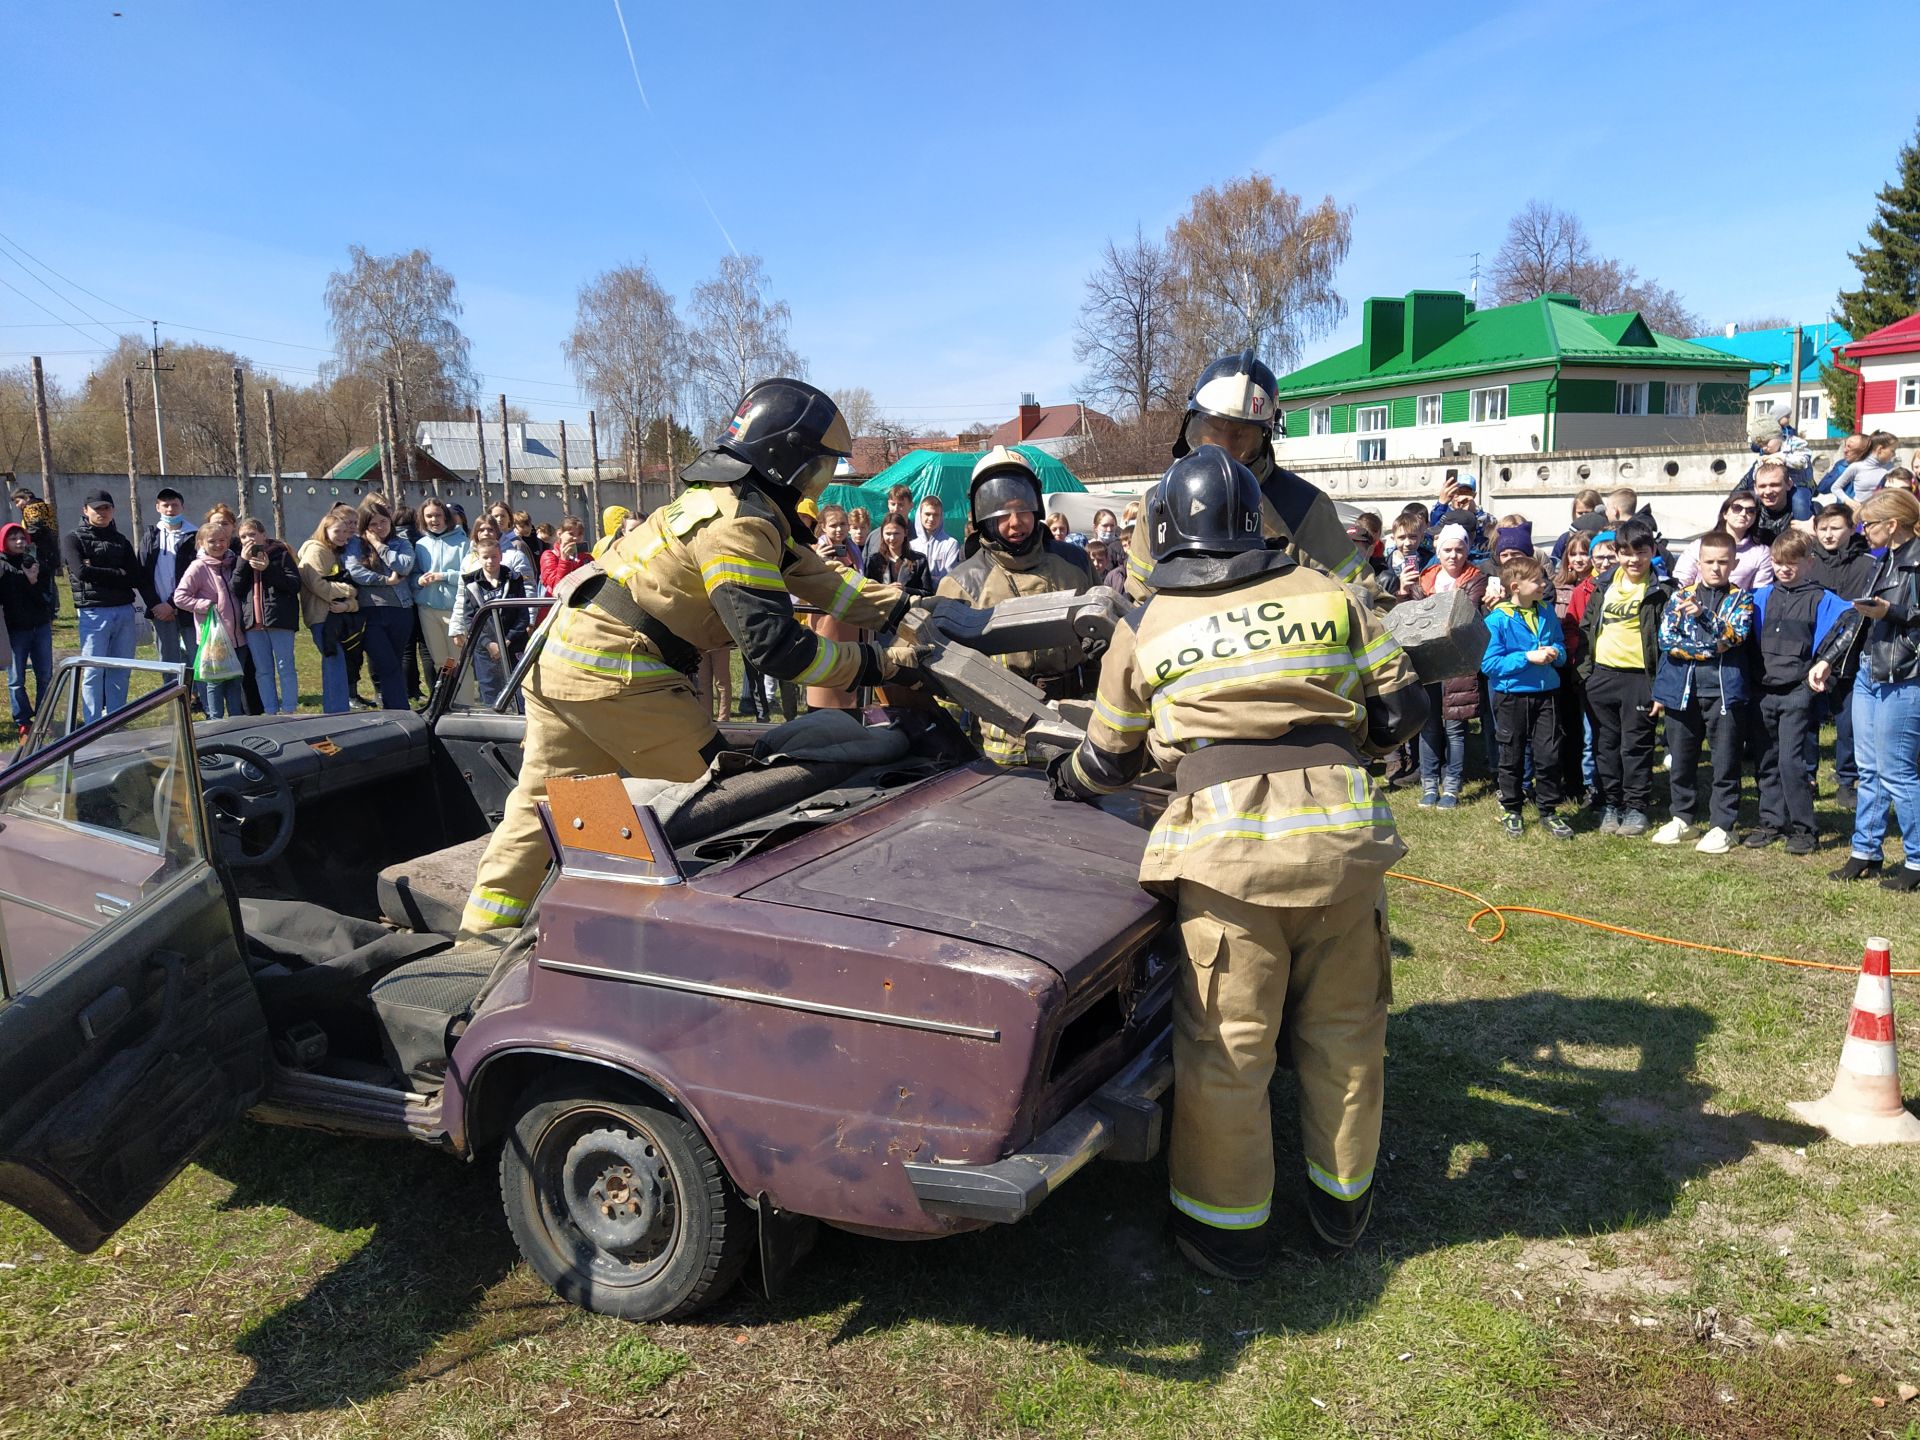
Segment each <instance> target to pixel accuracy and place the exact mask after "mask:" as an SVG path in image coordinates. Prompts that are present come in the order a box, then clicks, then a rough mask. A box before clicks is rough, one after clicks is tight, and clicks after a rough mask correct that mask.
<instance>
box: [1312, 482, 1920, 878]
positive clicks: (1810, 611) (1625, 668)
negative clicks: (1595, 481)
mask: <svg viewBox="0 0 1920 1440" xmlns="http://www.w3.org/2000/svg"><path fill="white" fill-rule="evenodd" d="M1799 478H1800V477H1799V476H1798V475H1795V474H1793V473H1792V472H1791V471H1789V469H1788V468H1787V467H1786V465H1784V464H1783V463H1782V461H1781V460H1780V459H1779V458H1777V456H1776V455H1775V454H1773V453H1763V454H1762V455H1761V457H1760V459H1759V460H1758V461H1757V462H1756V465H1755V468H1754V470H1753V471H1752V472H1750V473H1749V475H1748V476H1747V477H1746V478H1745V479H1743V480H1742V482H1741V485H1740V487H1739V488H1737V489H1736V490H1735V491H1734V492H1733V494H1731V495H1730V496H1728V498H1727V501H1726V503H1725V504H1724V505H1723V506H1722V507H1721V510H1720V514H1719V517H1718V519H1717V521H1716V523H1715V525H1714V527H1713V528H1712V529H1711V530H1709V531H1707V533H1706V534H1704V535H1702V536H1700V537H1699V538H1698V539H1697V540H1695V541H1693V542H1691V543H1690V544H1688V545H1687V546H1685V547H1684V549H1683V550H1682V551H1681V552H1680V553H1679V554H1674V553H1673V552H1672V551H1671V550H1670V548H1669V547H1668V546H1667V545H1666V544H1665V542H1664V541H1663V540H1662V539H1661V537H1660V535H1659V532H1658V529H1657V527H1656V526H1655V524H1654V523H1653V519H1652V516H1651V514H1650V512H1649V511H1648V510H1646V509H1644V508H1642V507H1641V506H1640V505H1639V502H1638V498H1637V496H1636V495H1635V494H1634V493H1633V492H1632V491H1631V490H1626V489H1623V490H1619V491H1616V492H1614V493H1613V494H1612V495H1609V496H1606V497H1604V498H1603V497H1601V496H1600V495H1599V494H1597V493H1596V492H1593V491H1586V492H1583V493H1582V494H1581V496H1580V497H1579V498H1578V499H1577V500H1576V501H1575V505H1574V523H1573V525H1572V526H1571V527H1570V528H1569V529H1568V530H1567V532H1566V533H1565V534H1563V535H1562V536H1561V537H1560V538H1559V539H1558V541H1556V542H1555V543H1554V545H1553V546H1552V547H1551V552H1550V555H1551V559H1550V563H1543V561H1542V559H1541V558H1539V556H1538V554H1537V553H1536V549H1535V546H1534V544H1533V538H1532V531H1531V527H1530V526H1529V525H1528V523H1527V521H1526V519H1525V517H1523V516H1520V515H1505V516H1498V517H1496V516H1492V515H1489V514H1487V513H1486V512H1485V511H1483V510H1481V509H1480V508H1479V505H1478V499H1477V496H1476V494H1475V487H1474V486H1473V485H1472V484H1471V482H1470V481H1468V482H1466V483H1464V484H1455V485H1452V486H1450V487H1449V489H1448V492H1447V494H1446V495H1444V496H1443V497H1442V499H1441V502H1440V503H1439V504H1437V505H1435V506H1433V507H1431V508H1429V507H1427V506H1424V505H1419V504H1412V505H1408V506H1407V507H1406V509H1405V510H1403V511H1402V512H1401V513H1400V514H1399V515H1398V516H1396V517H1395V518H1394V520H1393V523H1392V525H1391V527H1390V529H1389V533H1388V534H1387V535H1386V536H1384V537H1383V536H1381V535H1380V529H1381V527H1380V526H1379V524H1378V521H1377V520H1376V519H1375V518H1374V517H1372V516H1362V517H1360V518H1359V519H1358V520H1357V521H1356V523H1355V524H1354V526H1353V527H1351V530H1350V533H1351V534H1352V535H1353V538H1354V541H1355V544H1356V546H1358V547H1359V548H1360V549H1361V551H1362V553H1368V554H1371V556H1372V559H1373V564H1374V568H1375V570H1376V572H1377V573H1378V574H1379V576H1380V580H1381V583H1382V585H1383V586H1385V587H1386V588H1388V589H1390V590H1392V591H1393V592H1394V593H1396V594H1397V595H1399V596H1400V597H1402V598H1407V599H1412V598H1417V597H1419V596H1423V595H1432V594H1436V593H1441V592H1444V591H1449V590H1454V589H1461V590H1465V591H1467V592H1468V593H1469V594H1470V595H1471V596H1472V597H1473V599H1474V601H1475V603H1476V604H1478V605H1479V606H1480V608H1481V610H1482V612H1483V614H1484V615H1485V618H1486V624H1487V636H1488V639H1487V647H1486V651H1485V655H1484V657H1483V659H1482V661H1481V664H1480V674H1479V676H1478V677H1477V678H1476V677H1473V676H1462V677H1456V678H1454V679H1451V680H1447V681H1444V682H1441V683H1439V684H1435V685H1432V686H1430V687H1429V697H1428V698H1429V701H1430V707H1431V717H1430V719H1429V721H1428V723H1427V726H1426V729H1425V731H1424V732H1423V733H1422V735H1421V736H1420V738H1419V740H1418V742H1417V744H1416V745H1413V746H1409V747H1408V748H1407V750H1406V751H1405V752H1403V753H1402V754H1401V755H1400V756H1398V757H1396V760H1395V762H1394V763H1393V764H1392V765H1391V766H1390V767H1389V772H1388V775H1387V781H1388V783H1389V784H1390V785H1391V784H1395V783H1401V782H1407V781H1411V780H1412V779H1414V778H1415V777H1416V776H1417V778H1418V781H1419V785H1420V801H1419V803H1420V805H1421V807H1422V808H1428V807H1431V808H1435V809H1439V810H1452V809H1454V808H1456V807H1457V806H1458V804H1459V801H1460V795H1461V789H1462V784H1463V780H1464V774H1465V770H1466V761H1467V753H1468V740H1469V734H1470V726H1471V723H1472V722H1473V721H1475V720H1476V719H1477V720H1478V721H1479V725H1480V730H1481V734H1482V736H1483V737H1484V740H1483V743H1484V745H1485V747H1486V762H1487V767H1486V768H1487V772H1488V774H1489V775H1490V776H1491V777H1492V779H1493V781H1494V785H1495V788H1496V792H1497V794H1498V797H1499V801H1500V823H1501V826H1502V828H1503V829H1504V831H1505V832H1506V833H1507V834H1509V835H1513V836H1521V835H1523V834H1524V833H1525V831H1526V820H1525V806H1526V804H1527V803H1529V802H1531V803H1532V804H1533V805H1534V806H1535V807H1536V809H1537V811H1538V814H1539V824H1540V826H1541V828H1543V829H1544V830H1545V831H1546V832H1547V833H1548V834H1549V835H1551V836H1553V837H1555V838H1557V839H1571V838H1572V837H1573V836H1574V835H1575V834H1576V833H1577V829H1576V820H1577V818H1578V816H1579V813H1580V809H1581V807H1582V806H1583V805H1584V806H1585V807H1586V808H1587V809H1588V810H1589V811H1590V812H1591V814H1592V816H1593V820H1592V822H1591V826H1592V828H1594V829H1597V830H1598V831H1599V832H1600V833H1602V834H1607V835H1620V836H1626V837H1646V838H1647V839H1648V840H1650V842H1651V843H1653V844H1656V845H1679V844H1682V843H1691V844H1692V845H1693V848H1694V849H1695V850H1696V851H1699V852H1700V853H1702V854H1707V855H1718V854H1724V853H1726V852H1727V851H1728V850H1729V849H1731V848H1732V847H1733V846H1734V845H1735V844H1736V843H1739V844H1743V845H1745V846H1748V847H1751V848H1755V849H1759V848H1764V847H1765V846H1768V845H1772V844H1774V843H1776V842H1781V843H1784V846H1785V848H1786V850H1787V852H1788V853H1790V854H1793V855H1808V854H1811V853H1813V851H1814V850H1815V849H1816V848H1817V846H1818V843H1819V835H1818V827H1817V822H1816V819H1815V813H1814V797H1815V794H1816V788H1815V783H1816V782H1815V774H1816V770H1817V764H1818V760H1819V736H1820V733H1821V725H1822V723H1823V722H1824V721H1825V720H1827V719H1833V720H1834V721H1835V722H1836V724H1835V729H1836V747H1835V748H1836V754H1835V757H1834V758H1835V770H1836V778H1837V781H1838V789H1837V794H1836V798H1837V799H1838V800H1839V802H1840V803H1841V804H1842V805H1843V806H1847V807H1849V808H1852V809H1854V810H1855V811H1856V812H1857V813H1856V816H1855V822H1854V826H1853V835H1852V845H1851V851H1852V853H1851V855H1850V857H1849V859H1848V862H1847V863H1846V864H1845V865H1843V866H1842V867H1840V869H1838V870H1836V871H1834V872H1833V874H1834V878H1835V879H1840V880H1854V879H1860V878H1864V877H1866V876H1870V875H1881V873H1882V871H1883V869H1884V864H1883V857H1882V855H1881V838H1882V836H1883V834H1884V832H1885V830H1886V828H1887V811H1888V808H1889V805H1891V807H1892V809H1893V811H1894V816H1895V819H1896V820H1897V821H1898V822H1899V824H1900V828H1901V832H1902V836H1903V838H1904V837H1905V836H1907V835H1912V836H1913V837H1914V838H1915V841H1916V844H1915V847H1914V849H1913V850H1911V851H1909V852H1908V853H1909V854H1911V855H1912V857H1913V858H1912V859H1911V860H1910V861H1908V862H1907V863H1906V864H1904V865H1903V866H1901V867H1900V868H1899V869H1897V870H1895V871H1892V872H1891V873H1887V874H1886V875H1885V876H1884V878H1883V879H1882V883H1883V884H1884V885H1886V886H1888V887H1889V888H1892V889H1896V890H1910V889H1915V888H1920V540H1916V539H1915V532H1916V530H1920V500H1916V498H1915V496H1914V494H1913V493H1912V492H1911V490H1910V489H1908V488H1907V486H1905V485H1903V484H1902V483H1901V482H1902V480H1903V478H1904V477H1903V476H1902V475H1901V473H1900V472H1899V471H1898V470H1897V469H1896V470H1893V471H1890V472H1889V478H1890V483H1885V484H1882V485H1880V486H1878V487H1877V488H1876V489H1875V490H1874V492H1873V493H1871V494H1869V495H1867V496H1865V497H1864V498H1858V497H1857V495H1856V498H1855V499H1854V500H1853V501H1852V503H1849V502H1848V501H1845V500H1836V501H1834V502H1833V503H1829V504H1826V505H1824V506H1820V505H1818V504H1816V503H1813V500H1812V497H1811V494H1810V493H1809V494H1808V495H1806V496H1804V497H1803V496H1802V495H1801V494H1799V493H1797V491H1798V490H1800V489H1804V488H1805V487H1803V486H1799V485H1797V484H1796V482H1797V481H1798V480H1799ZM1856 686H1857V687H1858V689H1859V693H1858V694H1855V693H1853V692H1854V691H1855V689H1856ZM1909 707H1911V708H1909ZM1862 726H1866V727H1867V728H1869V729H1870V730H1871V731H1872V734H1871V736H1870V737H1868V740H1867V743H1865V744H1862V743H1860V739H1861V737H1860V735H1859V734H1858V732H1859V731H1860V729H1861V727H1862ZM1703 770H1704V772H1705V780H1706V790H1705V793H1704V794H1703V793H1702V786H1701V782H1702V778H1703V775H1702V772H1703ZM1662 772H1664V774H1665V777H1666V800H1667V809H1666V815H1665V817H1664V819H1659V820H1657V819H1656V818H1655V813H1654V805H1655V788H1654V787H1655V779H1656V776H1657V775H1658V774H1660V773H1662ZM1749 782H1751V785H1752V788H1753V790H1754V791H1756V792H1757V801H1758V804H1757V819H1758V823H1757V824H1754V825H1752V826H1751V827H1750V828H1748V829H1747V830H1746V832H1745V834H1744V835H1740V834H1739V833H1738V830H1737V826H1738V822H1739V818H1740V807H1741V801H1742V798H1743V795H1744V794H1745V793H1746V787H1747V786H1748V784H1749ZM1869 810H1872V811H1873V812H1875V813H1874V814H1872V815H1869V814H1868V813H1867V812H1868V811H1869ZM1909 810H1911V811H1913V812H1914V813H1913V815H1912V816H1909V814H1908V813H1907V812H1908V811H1909ZM1579 828H1587V827H1586V826H1585V825H1581V826H1580V827H1579Z"/></svg>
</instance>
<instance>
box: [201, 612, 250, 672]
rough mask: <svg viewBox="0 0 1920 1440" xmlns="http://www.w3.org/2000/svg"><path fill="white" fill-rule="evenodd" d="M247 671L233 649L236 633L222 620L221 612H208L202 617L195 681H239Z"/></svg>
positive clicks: (237, 653)
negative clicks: (234, 634)
mask: <svg viewBox="0 0 1920 1440" xmlns="http://www.w3.org/2000/svg"><path fill="white" fill-rule="evenodd" d="M245 669H246V667H245V666H244V665H242V664H241V663H240V652H239V650H237V649H236V648H235V647H234V643H233V632H232V631H231V630H229V629H228V628H227V622H226V621H224V620H222V619H221V618H220V611H219V610H218V609H217V608H209V609H208V610H207V613H206V614H205V615H203V616H201V617H200V651H199V653H198V654H197V655H195V656H194V660H193V678H194V679H196V680H204V681H208V682H212V681H215V680H238V679H239V678H240V676H241V675H242V674H243V673H245Z"/></svg>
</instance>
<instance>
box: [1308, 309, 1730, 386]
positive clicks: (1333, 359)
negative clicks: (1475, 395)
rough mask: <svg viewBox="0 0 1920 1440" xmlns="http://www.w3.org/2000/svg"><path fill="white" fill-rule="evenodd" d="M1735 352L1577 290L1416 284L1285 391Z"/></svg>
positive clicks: (1704, 362)
mask: <svg viewBox="0 0 1920 1440" xmlns="http://www.w3.org/2000/svg"><path fill="white" fill-rule="evenodd" d="M1370 357H1371V358H1370ZM1730 359H1731V357H1729V356H1728V355H1727V354H1725V353H1724V352H1723V351H1719V350H1711V349H1708V348H1707V347H1706V346H1704V345H1695V344H1693V343H1692V342H1691V341H1688V340H1680V339H1676V338H1675V337H1673V336H1671V335H1661V334H1657V333H1655V332H1654V331H1653V330H1652V329H1650V328H1649V327H1648V325H1647V323H1646V321H1645V320H1643V319H1641V318H1640V316H1639V315H1638V314H1637V313H1634V312H1628V313H1627V314H1624V315H1590V314H1588V313H1587V312H1586V311H1584V310H1582V309H1581V308H1580V306H1579V302H1578V301H1576V300H1574V299H1573V297H1572V296H1570V295H1569V296H1561V295H1545V296H1542V297H1541V298H1539V299H1538V300H1527V301H1523V302H1522V303H1520V304H1518V305H1499V306H1495V307H1494V308H1493V309H1490V310H1475V309H1473V308H1471V306H1470V304H1469V302H1468V301H1467V299H1466V297H1465V296H1463V295H1461V294H1459V293H1458V292H1456V291H1445V290H1426V291H1421V290H1416V291H1413V292H1412V293H1410V294H1409V295H1407V296H1406V298H1405V299H1404V300H1401V299H1374V300H1369V301H1367V302H1366V309H1365V318H1364V323H1363V336H1362V339H1361V341H1360V343H1359V344H1358V345H1355V346H1353V347H1352V348H1351V349H1347V350H1342V351H1341V352H1340V353H1339V354H1337V355H1329V356H1328V357H1327V358H1326V359H1324V360H1317V361H1315V362H1314V363H1313V364H1311V365H1306V366H1302V367H1301V368H1300V369H1298V370H1295V371H1294V372H1293V373H1292V374H1290V375H1287V376H1284V377H1283V378H1282V379H1281V381H1280V394H1281V396H1282V397H1283V398H1286V399H1301V398H1305V397H1308V396H1312V395H1316V394H1321V393H1326V392H1335V391H1348V390H1373V389H1379V388H1383V387H1385V386H1388V385H1405V384H1408V383H1410V382H1417V381H1420V380H1427V379H1441V378H1446V377H1450V376H1467V375H1481V374H1487V373H1489V372H1496V371H1502V370H1515V369H1520V368H1522V367H1524V366H1529V365H1638V366H1656V367H1662V368H1671V369H1699V370H1720V371H1744V369H1745V367H1744V365H1742V364H1740V363H1739V362H1737V361H1736V362H1733V363H1729V361H1730ZM1741 378H1742V379H1743V380H1744V379H1745V376H1744V374H1742V375H1741Z"/></svg>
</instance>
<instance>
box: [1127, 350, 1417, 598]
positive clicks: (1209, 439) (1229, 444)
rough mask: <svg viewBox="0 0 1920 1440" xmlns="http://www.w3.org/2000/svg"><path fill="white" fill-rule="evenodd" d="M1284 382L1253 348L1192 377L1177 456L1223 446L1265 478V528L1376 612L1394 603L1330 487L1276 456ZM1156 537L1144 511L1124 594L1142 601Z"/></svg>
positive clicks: (1296, 556) (1295, 555) (1304, 561)
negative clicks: (1353, 589) (1361, 595)
mask: <svg viewBox="0 0 1920 1440" xmlns="http://www.w3.org/2000/svg"><path fill="white" fill-rule="evenodd" d="M1278 389H1279V382H1278V381H1276V380H1275V379H1274V378H1273V371H1271V370H1269V369H1268V368H1267V367H1266V366H1265V365H1263V364H1262V363H1261V362H1260V361H1259V360H1258V359H1257V358H1256V357H1255V356H1254V353H1253V352H1252V351H1251V350H1243V351H1241V352H1240V353H1239V354H1238V355H1222V356H1221V357H1220V358H1219V359H1218V360H1215V361H1214V362H1213V363H1212V364H1211V365H1209V366H1207V368H1206V369H1205V370H1202V371H1201V372H1200V378H1199V379H1198V380H1196V381H1194V382H1193V389H1192V391H1190V392H1189V393H1188V395H1187V413H1186V417H1185V418H1184V419H1183V420H1182V421H1181V422H1180V433H1179V435H1178V436H1176V437H1175V439H1174V442H1173V458H1174V459H1176V460H1178V459H1179V458H1180V457H1181V456H1183V455H1187V454H1191V453H1192V452H1193V451H1194V450H1195V449H1197V448H1198V447H1200V446H1202V445H1218V446H1219V447H1220V448H1221V449H1223V450H1225V451H1226V452H1227V453H1228V454H1229V455H1231V456H1232V457H1233V458H1234V459H1236V460H1238V461H1239V462H1240V463H1241V464H1242V465H1245V466H1246V467H1247V468H1248V469H1250V470H1252V471H1253V477H1254V479H1255V480H1257V481H1258V482H1259V484H1260V499H1261V507H1260V509H1261V529H1262V533H1263V534H1264V535H1265V537H1266V539H1267V540H1268V541H1270V542H1277V543H1278V544H1279V545H1280V546H1282V547H1283V548H1284V549H1285V550H1286V551H1287V552H1288V553H1289V554H1291V555H1292V556H1293V558H1294V559H1295V560H1297V561H1299V562H1301V563H1302V564H1304V565H1308V566H1311V567H1312V568H1313V569H1315V570H1318V571H1320V572H1321V573H1323V574H1326V575H1331V576H1332V577H1333V578H1334V579H1336V580H1338V581H1339V582H1340V583H1341V584H1343V585H1353V586H1357V587H1359V588H1360V589H1361V590H1362V591H1364V592H1365V593H1366V596H1367V602H1368V603H1369V604H1370V605H1372V606H1373V608H1374V609H1376V610H1385V609H1387V608H1389V607H1391V605H1392V604H1393V600H1392V598H1391V597H1390V596H1388V595H1387V593H1386V592H1385V591H1383V590H1382V589H1381V588H1380V586H1379V584H1378V583H1377V582H1376V581H1375V580H1374V578H1373V573H1372V572H1371V571H1370V570H1369V569H1368V568H1367V566H1366V565H1365V564H1364V563H1362V561H1361V559H1360V557H1359V555H1358V554H1356V553H1355V551H1354V548H1353V540H1352V538H1351V537H1350V536H1348V534H1347V527H1346V526H1345V525H1344V524H1343V523H1342V522H1341V520H1340V512H1339V511H1338V510H1336V509H1334V507H1333V501H1332V500H1331V499H1329V498H1328V496H1327V493H1326V492H1325V491H1324V490H1322V489H1320V487H1319V486H1317V485H1315V484H1314V483H1313V482H1312V481H1310V480H1306V479H1303V478H1301V477H1300V476H1298V475H1296V474H1294V473H1293V472H1292V471H1291V470H1282V469H1281V468H1280V466H1279V464H1278V462H1276V461H1275V460H1274V458H1273V428H1274V426H1275V425H1276V424H1277V423H1278V421H1279V410H1278V404H1279V400H1278V396H1277V391H1278ZM1152 550H1153V537H1152V536H1151V535H1149V534H1148V533H1147V515H1146V511H1145V510H1144V509H1143V510H1142V511H1141V512H1140V519H1139V521H1138V523H1137V524H1136V525H1135V527H1134V531H1133V539H1132V541H1131V542H1130V543H1129V545H1128V547H1127V598H1128V599H1130V600H1142V599H1145V598H1146V596H1147V593H1148V591H1149V589H1150V585H1149V582H1148V580H1147V571H1148V570H1150V569H1151V568H1152V567H1153V560H1152V558H1151V554H1152Z"/></svg>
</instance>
